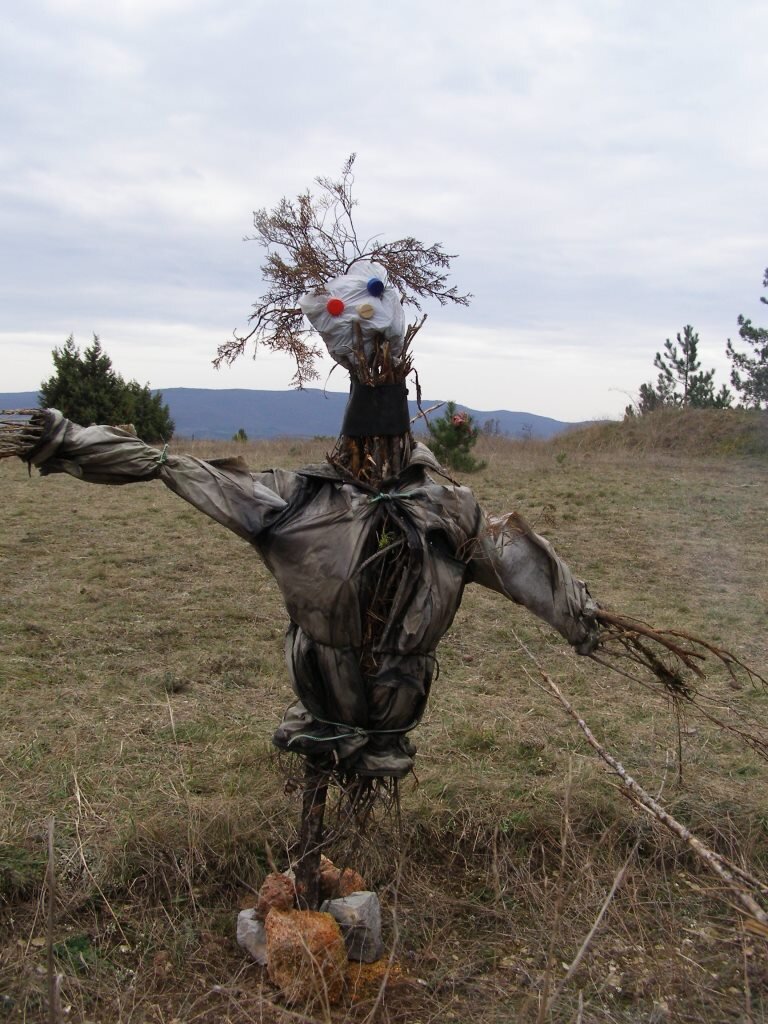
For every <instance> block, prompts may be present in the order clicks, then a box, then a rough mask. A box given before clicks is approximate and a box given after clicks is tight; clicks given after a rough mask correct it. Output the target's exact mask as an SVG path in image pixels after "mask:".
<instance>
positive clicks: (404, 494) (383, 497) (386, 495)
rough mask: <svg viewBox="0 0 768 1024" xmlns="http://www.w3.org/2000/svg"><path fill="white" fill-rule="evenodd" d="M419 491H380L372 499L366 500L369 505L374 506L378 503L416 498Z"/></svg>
mask: <svg viewBox="0 0 768 1024" xmlns="http://www.w3.org/2000/svg"><path fill="white" fill-rule="evenodd" d="M419 493H420V492H419V491H382V492H381V493H380V494H377V495H376V496H375V497H373V498H369V499H368V504H369V505H375V504H376V502H378V501H399V500H400V499H401V498H416V497H418V496H419Z"/></svg>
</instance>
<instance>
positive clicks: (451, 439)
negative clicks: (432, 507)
mask: <svg viewBox="0 0 768 1024" xmlns="http://www.w3.org/2000/svg"><path fill="white" fill-rule="evenodd" d="M429 433H430V445H431V447H432V451H433V452H434V453H435V455H436V457H437V459H438V460H439V461H440V462H442V464H443V465H444V466H450V467H451V469H458V470H461V471H462V472H464V473H472V472H474V471H475V470H478V469H482V468H483V466H484V465H485V463H484V462H478V460H477V459H475V458H474V457H473V455H472V454H471V451H470V449H472V448H474V446H475V445H476V444H477V439H478V437H479V435H480V430H479V428H478V427H477V426H476V424H475V422H474V420H473V418H472V417H471V416H470V415H469V413H468V412H459V411H458V410H457V408H456V403H455V402H448V404H447V405H446V407H445V412H444V413H443V415H442V416H440V417H439V418H438V419H436V420H435V421H434V422H433V423H429Z"/></svg>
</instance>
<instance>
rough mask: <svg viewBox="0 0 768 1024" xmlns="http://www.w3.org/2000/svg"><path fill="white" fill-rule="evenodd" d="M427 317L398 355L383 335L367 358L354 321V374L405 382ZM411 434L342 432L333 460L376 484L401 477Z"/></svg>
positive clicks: (368, 380) (372, 382) (371, 382)
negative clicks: (348, 434)
mask: <svg viewBox="0 0 768 1024" xmlns="http://www.w3.org/2000/svg"><path fill="white" fill-rule="evenodd" d="M425 320H426V317H422V318H421V320H419V321H417V322H415V323H412V324H409V326H408V328H407V330H406V332H405V338H404V340H403V347H402V351H401V352H400V354H399V355H398V356H397V357H395V356H394V355H393V352H392V346H391V344H390V342H389V341H388V339H387V338H385V337H384V335H383V334H380V335H378V336H377V337H376V340H375V343H374V346H373V351H372V354H371V356H370V357H369V358H366V355H365V347H364V344H363V337H362V332H361V330H360V325H359V324H357V323H355V324H353V328H352V329H353V330H354V331H355V335H356V337H355V346H354V351H355V360H354V363H353V364H352V365H351V366H350V368H349V372H350V376H351V377H352V379H353V380H354V381H356V382H357V383H358V384H363V385H365V386H367V387H377V386H379V385H382V384H401V383H403V382H404V381H405V380H406V378H407V377H408V375H409V374H410V372H411V370H412V369H413V361H412V358H411V350H410V346H411V342H412V341H413V338H414V337H415V335H416V334H417V332H418V331H419V330H420V329H421V327H422V325H423V324H424V321H425ZM410 445H411V438H410V435H409V434H404V435H400V436H397V437H378V436H373V435H372V436H370V437H346V436H344V435H342V436H341V437H340V438H339V440H338V442H337V444H336V448H335V449H334V451H333V452H332V453H331V455H330V460H331V462H332V463H333V464H334V465H336V466H338V467H339V468H341V469H343V470H344V471H345V472H347V473H351V474H352V476H354V477H356V478H357V479H358V480H362V481H363V482H365V483H368V484H372V485H374V486H376V485H378V484H379V483H381V481H382V480H387V479H389V478H390V477H394V476H397V475H398V474H399V473H400V471H401V470H402V469H403V468H404V467H405V466H406V465H407V463H408V459H409V456H410Z"/></svg>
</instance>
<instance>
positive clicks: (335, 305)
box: [325, 299, 344, 316]
mask: <svg viewBox="0 0 768 1024" xmlns="http://www.w3.org/2000/svg"><path fill="white" fill-rule="evenodd" d="M325 308H326V309H327V310H328V312H329V313H330V314H331V316H341V314H342V313H343V312H344V303H343V302H342V301H341V299H328V301H327V302H326V304H325Z"/></svg>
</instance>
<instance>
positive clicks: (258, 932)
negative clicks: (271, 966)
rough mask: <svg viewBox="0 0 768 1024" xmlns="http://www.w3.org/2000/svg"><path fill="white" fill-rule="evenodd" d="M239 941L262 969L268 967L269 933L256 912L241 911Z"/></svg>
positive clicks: (252, 910) (238, 927) (239, 915)
mask: <svg viewBox="0 0 768 1024" xmlns="http://www.w3.org/2000/svg"><path fill="white" fill-rule="evenodd" d="M237 941H238V944H239V945H240V946H242V947H243V949H245V950H247V951H248V953H250V955H251V956H252V957H253V959H254V960H255V961H256V963H257V964H261V966H262V967H266V965H267V933H266V931H265V929H264V922H263V921H260V920H259V919H258V917H257V916H256V911H255V910H254V909H253V908H251V909H250V910H241V911H240V913H239V914H238V915H237Z"/></svg>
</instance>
